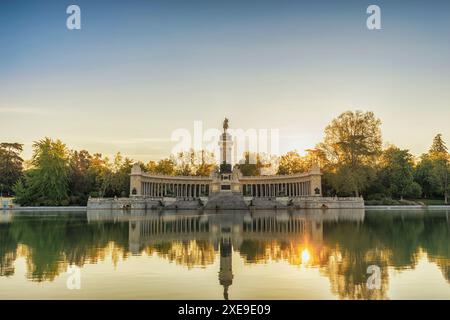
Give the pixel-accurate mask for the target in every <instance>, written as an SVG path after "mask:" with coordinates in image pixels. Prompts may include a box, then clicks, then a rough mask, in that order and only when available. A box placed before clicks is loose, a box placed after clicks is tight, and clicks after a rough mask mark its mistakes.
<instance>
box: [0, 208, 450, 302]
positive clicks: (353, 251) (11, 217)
mask: <svg viewBox="0 0 450 320" xmlns="http://www.w3.org/2000/svg"><path fill="white" fill-rule="evenodd" d="M449 217H450V210H449V211H438V210H430V211H421V210H412V211H408V210H401V211H367V210H366V211H365V210H355V209H353V210H317V211H315V210H300V211H283V210H277V211H263V210H260V211H255V212H246V211H241V212H234V213H225V212H211V213H206V212H198V213H197V212H194V211H186V212H180V211H174V212H163V211H154V212H153V211H152V212H136V211H132V212H130V211H124V212H122V211H114V212H110V211H105V210H98V211H88V212H4V211H0V288H1V290H0V299H450V232H449V231H450V218H449Z"/></svg>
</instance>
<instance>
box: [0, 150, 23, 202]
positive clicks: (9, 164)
mask: <svg viewBox="0 0 450 320" xmlns="http://www.w3.org/2000/svg"><path fill="white" fill-rule="evenodd" d="M22 150H23V145H22V144H20V143H8V142H3V143H0V192H1V193H2V194H3V195H5V194H6V195H12V191H13V187H14V185H15V184H16V182H17V180H19V178H20V177H21V176H22V170H23V168H22V163H23V159H22V158H21V157H20V153H21V152H22Z"/></svg>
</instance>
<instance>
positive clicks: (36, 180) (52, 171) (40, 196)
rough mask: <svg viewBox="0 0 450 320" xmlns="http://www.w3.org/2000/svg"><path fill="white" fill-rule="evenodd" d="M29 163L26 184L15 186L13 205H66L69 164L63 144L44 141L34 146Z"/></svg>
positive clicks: (50, 140)
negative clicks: (14, 203)
mask: <svg viewBox="0 0 450 320" xmlns="http://www.w3.org/2000/svg"><path fill="white" fill-rule="evenodd" d="M32 164H33V166H34V168H33V169H32V170H30V172H27V174H26V175H25V181H20V182H19V183H17V184H16V186H15V188H14V190H15V192H16V196H17V197H16V200H15V201H16V202H18V203H19V204H23V205H30V204H31V205H67V204H68V190H69V188H68V187H69V161H68V152H67V148H66V145H65V144H64V143H62V142H61V141H60V140H56V141H55V140H52V139H50V138H44V139H42V140H39V141H37V142H34V144H33V157H32Z"/></svg>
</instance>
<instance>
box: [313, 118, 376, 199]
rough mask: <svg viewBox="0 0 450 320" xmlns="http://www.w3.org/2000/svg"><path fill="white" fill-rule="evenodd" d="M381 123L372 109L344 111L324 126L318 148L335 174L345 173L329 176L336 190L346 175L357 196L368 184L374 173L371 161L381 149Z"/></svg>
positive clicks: (341, 184)
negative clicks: (333, 177)
mask: <svg viewBox="0 0 450 320" xmlns="http://www.w3.org/2000/svg"><path fill="white" fill-rule="evenodd" d="M380 125H381V121H380V120H379V119H377V118H375V115H374V114H373V112H362V111H355V112H351V111H347V112H344V113H342V114H341V115H340V116H339V117H337V118H336V119H334V120H333V121H332V122H331V124H329V125H328V126H327V127H326V128H325V138H324V141H323V142H322V143H321V144H319V145H318V149H320V151H321V153H323V154H324V155H325V156H326V158H327V162H329V165H330V169H331V170H332V172H333V173H334V174H335V175H345V176H340V177H335V179H332V180H334V181H335V182H334V183H333V182H332V184H333V185H334V187H335V188H336V191H337V192H338V193H339V192H340V191H342V187H344V185H345V183H344V181H345V180H346V179H347V180H348V182H349V185H351V188H352V193H354V194H355V195H356V196H359V194H360V192H362V191H364V189H365V188H366V187H367V186H368V185H369V182H370V180H369V179H371V178H372V177H373V176H374V175H373V172H372V171H373V167H372V166H373V163H374V162H375V161H376V159H377V157H378V156H379V154H380V152H381V143H382V139H381V130H380ZM344 189H348V187H347V186H345V188H344Z"/></svg>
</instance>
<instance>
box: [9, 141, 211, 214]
mask: <svg viewBox="0 0 450 320" xmlns="http://www.w3.org/2000/svg"><path fill="white" fill-rule="evenodd" d="M22 150H23V145H21V144H18V143H2V144H0V187H1V191H2V195H3V196H14V197H15V199H14V202H15V203H17V204H20V205H24V206H67V205H86V203H87V200H88V198H89V197H90V196H91V197H128V195H129V194H130V177H129V174H130V171H131V167H132V166H133V163H134V162H135V161H133V160H131V159H129V158H127V157H123V156H122V155H121V154H120V153H117V154H116V155H115V156H114V158H113V159H109V158H108V157H103V156H102V155H101V154H99V153H95V154H90V153H89V152H88V151H86V150H81V151H76V150H68V148H67V146H66V145H65V144H64V143H63V142H62V141H60V140H52V139H50V138H44V139H42V140H39V141H37V142H35V143H34V144H33V155H32V158H31V160H30V162H29V163H28V164H26V166H27V168H26V169H25V168H24V166H25V165H24V161H23V159H22V158H21V157H20V153H21V152H22ZM140 165H141V168H142V170H143V171H145V172H149V173H156V174H166V175H200V176H208V175H210V173H211V172H212V171H213V170H215V168H216V165H215V164H214V155H213V154H211V153H208V152H206V151H199V152H193V151H192V152H183V153H180V154H178V155H177V156H172V157H170V158H167V159H162V160H160V161H158V162H155V161H150V162H148V163H146V164H144V163H142V162H140Z"/></svg>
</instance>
